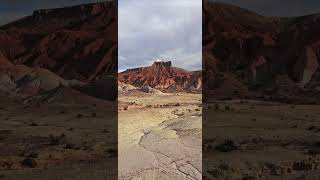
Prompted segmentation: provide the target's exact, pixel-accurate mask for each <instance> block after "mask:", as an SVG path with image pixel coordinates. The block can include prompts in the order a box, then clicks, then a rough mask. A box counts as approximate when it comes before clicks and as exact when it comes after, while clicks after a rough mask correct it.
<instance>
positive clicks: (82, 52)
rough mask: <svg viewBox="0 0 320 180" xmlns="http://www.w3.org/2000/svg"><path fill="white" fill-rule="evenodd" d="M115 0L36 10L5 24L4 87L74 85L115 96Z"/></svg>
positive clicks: (37, 90)
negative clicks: (31, 13)
mask: <svg viewBox="0 0 320 180" xmlns="http://www.w3.org/2000/svg"><path fill="white" fill-rule="evenodd" d="M116 67H117V7H116V3H115V2H114V1H106V2H100V3H93V4H84V5H78V6H72V7H65V8H60V9H44V10H36V11H34V13H33V15H32V16H27V17H25V18H22V19H20V20H17V21H14V22H12V23H9V24H7V25H4V26H2V27H0V91H1V92H2V93H3V92H4V93H6V94H9V95H19V96H23V97H25V96H35V95H39V94H41V93H42V94H43V93H49V94H50V93H51V92H53V91H55V90H56V88H60V87H62V86H63V87H70V88H74V89H75V90H78V91H80V92H82V93H84V94H87V95H90V96H94V97H97V98H100V99H106V100H115V99H116V97H117V90H116V86H117V85H116V84H117V81H116V78H115V76H117V74H116Z"/></svg>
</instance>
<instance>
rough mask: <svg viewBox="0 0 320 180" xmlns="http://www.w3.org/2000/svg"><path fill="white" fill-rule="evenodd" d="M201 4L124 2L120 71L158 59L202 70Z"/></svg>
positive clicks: (198, 1) (189, 1) (187, 1)
mask: <svg viewBox="0 0 320 180" xmlns="http://www.w3.org/2000/svg"><path fill="white" fill-rule="evenodd" d="M201 7H202V1H201V0H161V1H155V0H120V1H119V71H123V70H125V69H127V68H133V67H141V66H148V65H151V64H152V63H153V61H154V60H156V59H157V58H162V59H164V60H171V61H172V63H173V65H174V66H178V67H182V68H185V69H188V70H199V69H201V66H202V65H201V60H202V58H201V56H202V55H201V50H202V46H201V42H202V40H201V39H202V12H201V11H202V8H201Z"/></svg>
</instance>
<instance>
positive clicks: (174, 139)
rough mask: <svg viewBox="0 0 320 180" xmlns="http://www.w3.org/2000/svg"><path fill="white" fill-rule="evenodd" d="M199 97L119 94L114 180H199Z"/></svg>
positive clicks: (200, 127)
mask: <svg viewBox="0 0 320 180" xmlns="http://www.w3.org/2000/svg"><path fill="white" fill-rule="evenodd" d="M201 101H202V100H201V95H199V94H144V95H141V94H140V95H126V96H121V95H120V96H119V117H118V118H119V131H118V134H119V157H118V160H119V179H147V180H153V179H163V180H167V179H168V180H170V179H172V180H176V179H202V150H201V149H202V145H201V144H202V140H201V138H202V117H201V116H202V108H201V104H202V103H201Z"/></svg>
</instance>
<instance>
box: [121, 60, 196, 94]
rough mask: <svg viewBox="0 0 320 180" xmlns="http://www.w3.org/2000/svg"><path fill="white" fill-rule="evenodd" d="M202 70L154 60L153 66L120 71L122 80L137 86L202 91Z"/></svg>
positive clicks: (165, 89)
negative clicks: (182, 67) (190, 69)
mask: <svg viewBox="0 0 320 180" xmlns="http://www.w3.org/2000/svg"><path fill="white" fill-rule="evenodd" d="M201 75H202V74H201V71H193V72H192V71H186V70H184V69H181V68H177V67H173V66H172V63H171V61H168V62H164V61H159V62H154V63H153V64H152V65H151V66H148V67H142V68H135V69H128V70H126V71H124V72H122V73H119V75H118V79H119V81H120V82H122V83H125V84H130V85H133V86H136V87H143V86H149V87H151V88H154V89H158V90H161V91H163V92H181V91H186V92H201V90H202V80H201Z"/></svg>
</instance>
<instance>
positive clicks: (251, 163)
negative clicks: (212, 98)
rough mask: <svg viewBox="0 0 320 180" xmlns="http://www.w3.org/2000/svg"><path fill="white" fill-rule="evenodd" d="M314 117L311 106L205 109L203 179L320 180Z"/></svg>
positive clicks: (318, 111) (237, 104)
mask: <svg viewBox="0 0 320 180" xmlns="http://www.w3.org/2000/svg"><path fill="white" fill-rule="evenodd" d="M319 119H320V106H315V105H289V104H279V103H268V102H259V101H224V102H223V101H219V102H213V103H209V104H206V105H204V110H203V121H204V124H203V127H204V128H203V142H204V143H203V146H204V149H203V160H204V161H203V163H204V164H203V171H204V176H205V178H204V179H218V180H219V179H247V180H248V179H250V180H251V179H252V180H254V179H268V180H270V179H271V180H272V179H289V180H290V179H292V180H293V179H308V180H319V177H320V164H319V162H320V121H319Z"/></svg>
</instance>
